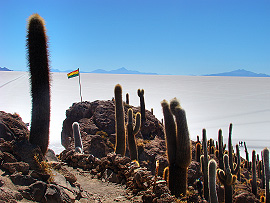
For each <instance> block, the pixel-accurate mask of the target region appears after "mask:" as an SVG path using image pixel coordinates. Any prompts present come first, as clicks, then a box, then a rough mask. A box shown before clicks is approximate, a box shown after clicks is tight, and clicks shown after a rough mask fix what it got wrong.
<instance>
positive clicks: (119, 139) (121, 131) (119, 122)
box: [114, 84, 126, 156]
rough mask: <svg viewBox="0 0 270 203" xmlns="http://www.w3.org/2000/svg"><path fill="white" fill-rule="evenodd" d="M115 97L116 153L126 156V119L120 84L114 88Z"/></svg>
mask: <svg viewBox="0 0 270 203" xmlns="http://www.w3.org/2000/svg"><path fill="white" fill-rule="evenodd" d="M114 97H115V128H116V129H115V131H116V142H115V143H116V146H115V153H116V154H121V155H122V156H125V153H126V132H125V117H124V108H123V101H122V87H121V85H120V84H117V85H116V86H115V88H114Z"/></svg>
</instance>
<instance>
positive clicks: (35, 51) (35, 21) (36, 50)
mask: <svg viewBox="0 0 270 203" xmlns="http://www.w3.org/2000/svg"><path fill="white" fill-rule="evenodd" d="M47 41H48V40H47V36H46V28H45V21H44V19H43V18H42V17H40V16H39V15H38V14H33V15H31V16H30V17H29V19H28V27H27V50H28V56H27V59H28V65H29V69H30V74H31V78H30V80H31V81H30V82H31V95H32V119H31V129H30V137H29V142H30V143H31V144H34V145H37V146H39V147H40V149H41V151H42V153H43V154H44V155H45V154H46V152H47V150H48V145H49V127H50V70H49V59H48V58H49V56H48V50H47V49H48V42H47Z"/></svg>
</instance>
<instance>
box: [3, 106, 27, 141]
mask: <svg viewBox="0 0 270 203" xmlns="http://www.w3.org/2000/svg"><path fill="white" fill-rule="evenodd" d="M28 136H29V130H28V128H27V126H26V125H25V123H24V122H23V121H22V119H21V117H20V116H19V115H18V114H16V113H14V114H10V113H6V112H4V111H0V138H3V139H4V140H7V141H11V140H14V139H27V137H28Z"/></svg>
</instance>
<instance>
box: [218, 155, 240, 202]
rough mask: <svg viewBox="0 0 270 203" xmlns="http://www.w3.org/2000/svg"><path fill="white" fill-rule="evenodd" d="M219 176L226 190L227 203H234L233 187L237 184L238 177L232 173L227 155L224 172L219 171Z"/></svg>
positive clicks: (225, 156)
mask: <svg viewBox="0 0 270 203" xmlns="http://www.w3.org/2000/svg"><path fill="white" fill-rule="evenodd" d="M217 176H218V179H219V181H220V182H221V184H223V185H224V188H225V203H232V193H233V191H232V185H233V184H234V183H235V181H236V178H237V177H236V175H233V174H232V173H231V169H230V165H229V157H228V155H227V154H224V170H222V169H218V171H217Z"/></svg>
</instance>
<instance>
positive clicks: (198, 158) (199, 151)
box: [196, 142, 202, 162]
mask: <svg viewBox="0 0 270 203" xmlns="http://www.w3.org/2000/svg"><path fill="white" fill-rule="evenodd" d="M201 152H202V145H201V143H199V142H197V144H196V161H197V162H200V157H201Z"/></svg>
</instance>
